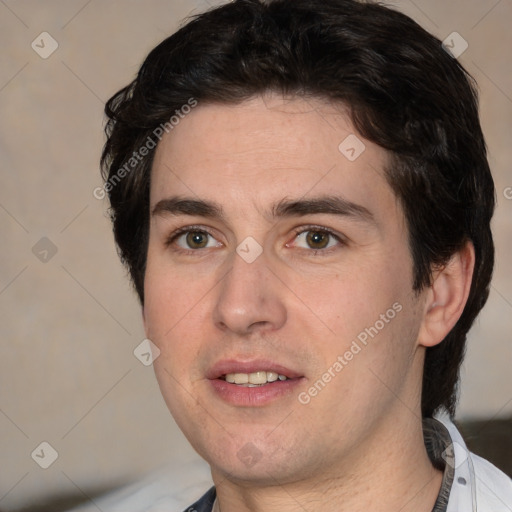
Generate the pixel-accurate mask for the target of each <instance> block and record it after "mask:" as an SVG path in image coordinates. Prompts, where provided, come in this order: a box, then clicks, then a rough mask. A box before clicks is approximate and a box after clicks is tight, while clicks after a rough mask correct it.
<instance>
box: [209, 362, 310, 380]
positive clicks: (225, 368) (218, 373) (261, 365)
mask: <svg viewBox="0 0 512 512" xmlns="http://www.w3.org/2000/svg"><path fill="white" fill-rule="evenodd" d="M257 372H267V373H275V374H277V375H278V376H279V375H282V376H284V377H286V378H287V379H297V378H299V377H302V376H303V375H302V374H300V373H299V372H298V371H296V370H293V369H291V368H287V367H286V366H283V365H281V364H278V363H275V362H274V361H270V360H265V359H259V360H253V361H240V360H235V359H226V360H222V361H219V362H217V363H216V364H215V365H214V366H213V367H212V368H211V369H210V370H209V371H208V372H207V374H206V377H207V378H208V379H210V380H213V379H224V380H225V377H226V375H230V374H247V375H250V374H252V373H257Z"/></svg>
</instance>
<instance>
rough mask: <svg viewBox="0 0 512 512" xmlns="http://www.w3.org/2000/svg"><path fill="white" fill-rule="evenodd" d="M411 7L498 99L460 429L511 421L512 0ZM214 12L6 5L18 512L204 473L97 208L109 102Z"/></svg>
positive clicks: (9, 322) (486, 117)
mask: <svg viewBox="0 0 512 512" xmlns="http://www.w3.org/2000/svg"><path fill="white" fill-rule="evenodd" d="M393 4H394V5H395V6H397V8H399V9H400V10H403V11H405V12H406V13H408V14H410V15H411V16H412V17H414V18H415V19H416V20H417V21H418V22H420V23H421V24H422V25H423V26H424V27H425V28H427V29H429V30H431V31H432V32H434V33H435V34H436V35H438V36H439V37H441V38H442V39H444V38H445V37H446V36H448V35H449V34H450V33H452V32H453V31H457V32H459V33H460V34H461V35H462V36H463V37H464V38H465V39H466V40H467V42H468V43H469V47H468V49H467V51H466V52H465V53H464V54H463V55H462V56H461V61H462V62H463V63H464V64H465V65H466V66H467V67H468V68H469V70H470V71H471V72H472V73H473V74H474V76H475V77H476V78H477V80H478V82H479V84H480V88H481V91H482V92H481V99H482V119H483V125H484V130H485V132H486V134H487V140H488V144H489V149H490V158H491V163H492V167H493V169H494V175H495V179H496V188H497V197H498V210H497V214H496V218H495V220H494V229H495V234H496V245H497V259H498V263H497V268H496V274H495V279H494V281H493V289H492V293H491V297H490V300H489V303H488V306H487V308H486V310H485V313H484V314H483V315H482V316H481V319H480V321H479V322H478V324H477V325H476V326H475V328H474V330H473V331H472V335H471V342H470V344H469V350H468V357H467V361H466V363H465V366H464V372H463V374H464V377H463V383H462V400H461V405H460V409H459V417H470V416H471V417H493V416H507V415H511V414H512V377H511V371H510V366H511V363H512V343H511V341H512V340H511V334H510V329H511V326H512V323H511V321H510V319H511V317H512V261H511V257H510V255H511V254H512V236H511V235H512V189H507V187H512V171H511V164H512V144H511V133H512V72H511V70H512V65H511V61H510V59H511V57H510V49H511V48H512V31H511V30H510V20H512V0H501V1H497V0H451V1H446V0H415V1H414V2H413V1H412V0H401V1H398V0H397V1H395V2H393ZM207 5H208V3H207V2H206V0H204V1H203V0H197V1H192V0H166V1H164V0H150V1H145V2H142V1H134V0H131V1H128V0H124V1H121V0H103V1H100V0H90V1H87V0H67V1H64V0H47V1H41V0H37V1H36V0H32V1H29V0H27V1H22V0H19V1H15V0H5V1H0V41H1V43H2V44H1V45H0V63H1V64H0V158H1V160H0V165H1V171H0V172H1V181H0V183H1V185H0V233H1V250H0V333H1V345H0V450H1V451H0V461H1V462H0V468H1V469H0V509H2V510H12V509H14V508H16V507H19V506H22V505H27V504H29V503H31V502H37V501H39V500H40V499H41V498H42V497H45V496H57V495H59V494H73V493H78V492H79V489H81V490H82V491H84V492H86V493H87V492H92V490H98V489H108V488H110V487H113V486H115V485H116V484H118V483H121V482H124V481H126V480H127V479H130V478H133V477H135V476H136V475H139V474H141V473H143V472H146V471H149V470H151V469H153V468H155V467H158V466H161V465H162V464H164V463H167V462H168V461H169V460H175V461H176V463H177V464H181V463H182V462H183V461H184V460H186V459H190V458H193V457H194V454H193V452H192V450H191V449H190V448H189V447H188V445H187V443H186V441H185V440H184V438H183V436H182V435H181V433H180V432H179V431H178V429H177V428H176V426H175V424H174V422H173V421H172V419H171V417H170V415H169V414H168V412H167V410H166V408H165V405H164V403H163V400H162V399H161V398H160V394H159V391H158V389H157V386H156V384H155V380H154V377H153V374H152V369H151V367H145V366H143V365H142V364H141V363H140V362H139V361H138V360H137V359H136V358H135V357H134V355H133V350H134V348H135V347H136V346H137V345H138V344H139V343H140V342H141V340H142V339H143V338H144V334H143V330H142V326H141V321H140V312H139V308H138V305H137V302H136V299H135V296H134V294H132V293H131V291H130V287H129V285H128V283H127V281H126V279H125V276H124V270H123V269H122V268H121V266H120V265H119V263H118V260H117V256H116V251H115V248H114V244H113V240H112V237H111V232H110V226H109V222H108V220H107V218H106V216H105V208H106V204H105V203H104V202H102V201H98V200H96V199H95V198H94V197H93V194H92V191H93V189H94V188H95V187H97V186H98V185H100V184H101V182H100V178H99V172H98V158H99V153H100V149H101V146H102V143H103V133H102V122H103V115H102V108H103V104H104V102H105V100H107V99H108V98H109V97H110V95H111V94H113V93H114V92H115V91H116V90H117V89H119V88H120V87H121V86H124V85H125V84H126V83H127V82H128V81H129V80H131V79H132V77H133V76H134V74H135V73H136V71H137V69H138V66H139V65H140V63H141V61H142V59H143V57H144V56H145V54H146V53H147V52H148V50H149V49H151V47H152V46H154V45H155V44H156V43H157V42H159V41H160V40H161V39H163V38H164V37H165V36H166V35H167V34H170V33H171V32H172V31H173V30H174V29H175V28H176V27H177V26H178V23H179V21H180V20H181V19H182V18H183V17H184V16H186V15H187V14H189V13H190V12H191V11H193V10H197V9H203V8H204V7H206V6H207ZM42 32H48V33H49V34H51V36H52V37H53V38H54V39H55V40H56V41H57V43H58V48H57V50H56V51H55V52H54V53H53V54H52V55H51V56H50V57H49V58H47V59H43V58H41V57H40V56H39V55H38V53H36V51H34V49H32V47H31V43H32V41H33V40H36V43H38V44H39V48H38V51H39V52H40V53H41V52H44V51H48V49H50V48H51V46H50V40H49V39H48V38H47V36H43V37H44V38H45V42H44V48H42V46H43V45H42V44H41V42H40V40H41V38H38V36H39V34H41V33H42ZM399 36H400V34H397V37H399ZM36 48H37V47H36ZM507 191H508V197H509V198H511V199H506V197H505V194H506V192H507ZM43 237H47V238H48V239H49V240H50V241H51V243H49V242H48V241H44V240H43V241H41V239H42V238H43ZM38 243H39V244H40V245H36V244H38ZM34 246H36V249H33V248H34ZM54 250H56V251H57V252H56V253H55V254H54V255H52V251H54ZM44 251H48V253H45V252H44ZM34 252H35V253H36V254H34ZM45 257H46V258H47V260H48V261H46V262H45V261H41V258H43V259H44V258H45ZM42 441H47V442H49V443H50V444H51V445H52V446H53V447H54V448H55V449H56V450H57V452H58V454H59V458H58V459H57V461H56V462H55V463H54V464H53V465H52V466H51V467H50V468H48V469H46V470H44V469H41V468H40V467H39V466H38V465H37V464H36V463H35V462H34V460H33V459H32V458H31V452H32V451H33V450H34V449H35V448H36V447H37V446H38V445H39V444H40V443H41V442H42Z"/></svg>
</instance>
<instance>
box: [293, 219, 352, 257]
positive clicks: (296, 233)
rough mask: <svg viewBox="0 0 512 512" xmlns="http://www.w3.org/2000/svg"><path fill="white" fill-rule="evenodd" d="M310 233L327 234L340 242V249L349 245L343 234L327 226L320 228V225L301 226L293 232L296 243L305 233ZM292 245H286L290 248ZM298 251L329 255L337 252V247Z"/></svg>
mask: <svg viewBox="0 0 512 512" xmlns="http://www.w3.org/2000/svg"><path fill="white" fill-rule="evenodd" d="M308 231H316V232H319V233H326V234H328V235H330V236H332V237H333V238H334V239H335V240H336V241H337V242H338V247H339V246H343V245H347V243H348V240H347V238H346V237H345V236H344V235H342V234H341V233H338V232H336V231H334V230H332V229H330V228H327V227H325V226H319V225H307V226H300V227H298V228H295V229H294V230H293V232H294V238H293V240H294V241H295V240H296V239H297V237H298V236H299V235H301V234H303V233H307V232H308ZM290 245H292V244H291V243H287V244H286V246H287V247H289V246H290ZM298 249H303V250H305V251H310V252H315V253H318V252H323V253H326V254H328V253H329V252H331V251H333V250H335V249H336V247H329V248H327V249H313V248H309V249H304V248H303V247H299V248H298Z"/></svg>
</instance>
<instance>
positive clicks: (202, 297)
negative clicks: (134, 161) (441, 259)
mask: <svg viewBox="0 0 512 512" xmlns="http://www.w3.org/2000/svg"><path fill="white" fill-rule="evenodd" d="M351 134H356V135H357V133H356V131H355V129H354V128H353V126H352V124H351V122H350V120H349V117H348V116H347V115H346V113H345V112H344V110H343V108H341V107H340V106H336V107H335V106H334V105H332V104H328V103H326V102H324V101H321V100H312V99H309V100H304V99H300V98H283V97H281V96H279V95H275V94H272V95H266V96H265V97H256V98H253V99H251V100H249V101H246V102H244V103H242V104H240V105H236V106H235V105H215V104H213V105H208V104H200V105H199V106H198V107H197V108H195V109H194V110H193V111H192V113H190V114H189V115H187V116H186V118H185V119H183V120H182V121H181V122H180V124H179V125H178V126H177V127H176V128H175V129H174V130H173V131H172V132H170V133H169V134H167V135H166V136H165V137H164V138H163V140H162V141H161V143H160V144H159V146H158V148H157V151H156V154H155V160H154V164H153V169H152V180H151V192H150V208H151V211H152V212H154V213H153V214H152V215H151V221H150V222H151V224H150V237H149V246H148V257H147V270H146V276H145V304H144V308H143V316H144V324H145V329H146V334H147V337H148V338H149V339H151V340H152V341H153V342H154V343H155V344H156V345H157V346H158V348H159V349H160V351H161V354H160V356H159V357H158V358H157V359H156V360H155V362H154V367H155V372H156V375H157V379H158V382H159V385H160V388H161V391H162V394H163V396H164V398H165V400H166V403H167V405H168V407H169V409H170V411H171V413H172V415H173V416H174V418H175V420H176V422H177V423H178V425H179V426H180V428H181V429H182V430H183V432H184V433H185V435H186V436H187V438H188V440H189V441H190V443H191V444H192V446H193V447H194V448H195V449H196V450H197V451H198V453H199V454H200V455H201V456H202V457H203V458H204V459H206V461H208V463H209V464H210V466H211V469H212V476H213V480H214V483H215V485H216V487H217V494H218V500H219V503H220V509H221V510H222V512H235V511H236V512H240V511H264V510H265V511H266V510H276V509H277V510H280V511H288V510H290V511H291V510H294V511H296V510H307V511H309V512H314V511H320V510H322V511H325V510H336V511H348V510H350V511H359V510H360V511H363V510H365V511H366V510H380V511H383V512H386V511H388V510H389V511H391V510H393V511H396V510H401V511H409V510H411V511H412V510H414V511H418V510H419V511H430V510H432V507H433V505H434V503H435V500H436V497H437V494H438V492H439V489H440V485H441V478H442V474H441V473H440V472H439V471H437V470H435V469H434V468H433V467H432V465H431V463H430V461H429V458H428V455H427V453H426V451H425V448H424V444H423V437H422V430H421V412H420V403H421V400H420V395H421V377H422V367H423V360H424V353H425V349H426V347H428V346H432V345H435V344H437V343H439V342H441V341H442V339H443V337H444V336H445V335H446V333H447V332H449V330H450V329H451V327H452V326H453V325H454V324H455V322H456V321H457V319H458V318H459V316H460V314H461V313H462V309H463V307H464V303H465V301H466V299H467V294H468V291H469V283H470V279H471V273H472V268H473V260H474V255H473V249H472V246H471V245H470V244H468V245H467V246H466V248H465V249H463V250H462V251H461V252H460V253H457V254H455V255H454V256H453V258H452V260H451V261H450V262H449V263H448V264H447V265H446V267H445V268H443V269H440V270H438V271H436V273H435V275H434V281H433V284H432V286H431V287H429V288H427V289H425V290H423V291H422V292H421V293H420V294H416V293H414V292H413V290H412V275H413V274H412V268H413V267H412V258H411V254H410V252H409V248H408V242H407V227H406V224H405V220H404V216H403V212H402V210H401V208H400V205H399V203H398V201H397V199H396V197H395V196H394V194H393V191H392V189H391V188H390V186H389V185H388V183H387V181H386V179H385V177H384V168H385V166H386V164H387V162H388V158H389V155H388V154H387V153H386V151H384V150H383V149H382V148H380V147H378V146H376V145H375V144H372V143H371V142H369V141H367V140H364V139H363V138H362V137H361V136H358V137H359V139H360V140H361V141H363V142H364V144H365V147H366V149H365V150H364V152H363V153H362V154H361V155H360V156H359V157H358V158H357V159H355V160H354V161H349V160H348V159H347V158H346V157H345V156H344V155H343V154H342V153H341V152H340V150H339V149H338V146H339V145H340V143H341V142H342V141H343V140H344V139H345V138H346V137H347V136H349V135H351ZM332 195H337V196H342V197H343V198H344V199H346V200H348V201H350V202H351V203H354V204H356V205H359V206H360V207H364V208H365V209H366V210H368V212H370V214H371V219H369V218H366V217H364V218H362V217H360V216H354V215H334V214H328V213H308V214H306V215H303V216H297V215H294V216H287V217H273V216H272V215H271V209H272V206H273V205H275V204H277V203H279V202H280V201H282V200H289V199H313V198H318V197H321V196H332ZM174 196H179V197H180V198H191V199H194V200H205V201H212V202H216V203H218V204H219V205H220V206H221V207H222V210H223V215H224V216H223V218H222V219H220V218H210V217H205V216H204V215H199V214H194V215H190V214H187V215H184V214H182V213H181V214H173V213H170V212H166V211H162V210H161V209H160V210H159V209H158V208H157V210H158V211H154V210H155V206H156V205H158V204H159V203H160V202H161V201H162V200H165V199H166V198H169V197H174ZM160 204H162V203H160ZM312 225H313V226H314V227H313V228H312V227H311V226H312ZM189 226H192V227H191V228H190V231H192V232H194V231H198V230H200V231H201V230H202V231H203V232H207V233H210V235H211V236H210V235H207V234H206V233H203V234H202V235H201V234H199V237H198V238H195V239H194V238H193V237H192V239H191V238H190V237H188V238H187V236H186V235H183V236H181V237H177V238H176V237H175V238H174V240H173V241H172V242H171V243H168V240H169V239H170V238H172V237H173V234H175V233H176V230H178V229H180V228H185V227H189ZM321 229H324V230H325V229H327V230H331V231H333V232H334V233H335V234H336V235H337V236H339V237H340V240H342V241H341V242H340V241H338V240H337V239H336V238H334V237H330V236H328V235H325V234H322V233H321V232H320V233H318V231H319V230H321ZM297 232H300V233H301V234H299V235H297ZM308 234H309V235H310V237H309V238H308ZM311 236H313V239H312V238H311ZM246 237H252V238H253V239H254V240H256V241H257V242H258V244H259V245H260V246H261V249H262V251H263V252H262V253H261V255H259V257H257V258H256V260H255V261H254V262H252V263H247V262H246V261H245V260H244V259H243V258H242V257H241V256H240V255H239V254H238V253H237V252H236V248H237V247H238V246H239V245H240V244H241V243H242V242H243V241H244V240H245V239H246ZM315 237H316V238H315ZM187 240H188V242H189V243H190V241H191V240H192V242H194V241H195V240H199V241H201V242H203V243H204V242H205V241H206V242H207V243H206V247H199V248H197V244H196V245H194V244H192V248H191V246H190V244H189V245H187ZM311 240H313V241H314V242H315V241H319V240H320V241H321V242H322V243H324V242H326V241H327V242H328V243H327V247H326V248H318V245H313V248H311V244H310V242H311ZM199 245H201V244H199ZM320 245H322V244H320ZM396 303H398V304H399V305H400V306H401V308H402V309H401V311H400V312H399V313H397V314H396V316H395V317H394V318H393V319H392V320H390V321H389V322H387V323H385V326H384V327H383V328H382V329H380V330H379V332H378V334H377V335H376V336H375V337H373V338H370V340H369V342H368V344H367V345H366V346H364V348H363V349H362V350H360V352H358V353H357V355H355V356H354V357H353V359H352V360H350V361H349V362H348V364H346V365H345V366H344V367H343V369H342V370H341V371H339V372H335V376H334V377H332V378H331V379H330V382H328V383H327V384H326V385H325V387H323V388H322V389H321V391H320V392H318V393H317V395H316V396H313V397H311V400H310V401H309V403H307V404H302V403H300V402H299V400H298V395H299V393H301V392H307V391H308V389H309V388H310V387H311V386H313V385H314V383H315V382H316V381H317V380H318V379H319V378H321V376H322V375H323V374H324V373H325V372H326V371H327V370H328V369H329V368H332V367H333V363H334V362H335V361H337V359H338V356H340V355H343V354H345V352H346V351H347V350H349V349H350V347H351V344H352V342H353V341H354V340H355V339H357V336H358V334H360V333H361V332H362V331H364V330H365V328H368V327H370V326H374V325H375V324H376V321H377V320H379V319H380V318H381V315H382V314H385V313H386V311H387V310H389V309H390V308H391V307H392V305H393V304H396ZM254 358H265V359H270V360H272V361H275V362H278V363H280V364H282V365H283V366H286V367H287V368H291V369H293V370H296V371H297V372H298V373H300V375H301V376H302V377H303V378H302V379H301V381H300V384H299V385H298V386H297V389H294V390H293V392H291V393H289V394H287V395H285V396H282V397H279V398H278V399H276V400H274V401H271V402H269V403H266V404H264V405H257V404H255V405H254V406H243V407H242V406H235V405H233V404H230V403H227V402H225V401H224V400H223V399H221V398H220V397H219V396H218V394H216V393H215V391H214V390H213V389H212V386H211V382H210V381H209V379H208V378H207V375H208V372H209V370H210V369H211V367H212V366H213V365H214V364H215V363H216V362H218V361H219V360H221V359H238V360H244V361H246V360H251V359H254ZM331 374H332V371H331ZM240 450H242V452H240ZM244 450H245V451H244ZM247 450H249V452H250V453H251V454H252V455H254V458H255V459H254V460H256V459H257V462H256V463H254V464H248V463H247V461H246V460H245V461H244V460H242V459H243V458H242V457H240V456H239V455H240V453H246V452H247Z"/></svg>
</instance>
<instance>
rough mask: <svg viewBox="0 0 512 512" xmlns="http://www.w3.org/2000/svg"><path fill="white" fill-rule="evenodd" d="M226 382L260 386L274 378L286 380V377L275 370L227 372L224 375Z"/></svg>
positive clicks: (274, 379)
mask: <svg viewBox="0 0 512 512" xmlns="http://www.w3.org/2000/svg"><path fill="white" fill-rule="evenodd" d="M225 379H226V382H229V383H231V384H240V385H242V386H246V387H251V388H252V387H255V386H262V385H263V384H267V383H268V382H275V381H276V380H278V379H279V380H287V379H288V377H286V376H284V375H279V374H277V373H275V372H266V371H263V370H262V371H258V372H254V373H228V374H227V375H226V376H225Z"/></svg>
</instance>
